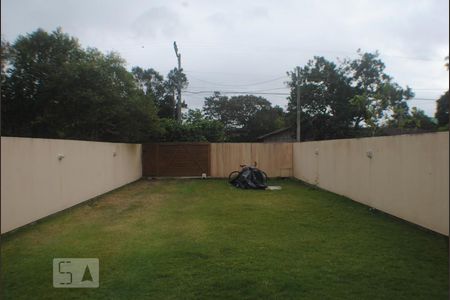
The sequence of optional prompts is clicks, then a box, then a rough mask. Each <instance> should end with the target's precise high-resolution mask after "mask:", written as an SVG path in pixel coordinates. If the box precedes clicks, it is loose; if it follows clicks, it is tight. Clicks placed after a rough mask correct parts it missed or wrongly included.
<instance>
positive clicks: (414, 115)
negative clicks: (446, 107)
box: [403, 107, 437, 130]
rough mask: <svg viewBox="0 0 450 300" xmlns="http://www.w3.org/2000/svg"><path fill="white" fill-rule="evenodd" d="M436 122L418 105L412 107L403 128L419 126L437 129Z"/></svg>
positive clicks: (425, 128) (426, 128) (420, 127)
mask: <svg viewBox="0 0 450 300" xmlns="http://www.w3.org/2000/svg"><path fill="white" fill-rule="evenodd" d="M436 125H437V124H436V123H434V122H433V120H432V119H431V118H430V117H429V116H427V115H426V114H425V112H424V111H423V110H421V109H418V108H417V107H413V108H412V109H411V113H410V114H409V115H408V116H407V117H406V120H405V122H404V125H403V128H418V129H424V130H434V129H436Z"/></svg>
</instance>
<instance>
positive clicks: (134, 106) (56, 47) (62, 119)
mask: <svg viewBox="0 0 450 300" xmlns="http://www.w3.org/2000/svg"><path fill="white" fill-rule="evenodd" d="M7 64H8V66H7V70H6V71H5V78H4V82H3V84H2V87H1V89H2V99H1V101H2V133H3V134H6V135H16V136H31V137H43V138H72V139H86V140H108V141H126V142H131V141H141V140H146V139H150V138H152V137H153V136H157V135H158V118H157V115H156V112H157V110H156V108H155V105H154V98H153V96H152V95H151V96H147V95H146V94H145V93H143V92H142V90H141V89H139V87H138V85H137V84H136V81H135V80H134V78H133V76H132V74H131V73H130V72H128V71H127V69H126V68H125V61H124V60H123V59H122V58H121V57H120V56H119V55H118V54H117V53H114V52H111V53H109V54H106V55H105V54H103V53H101V52H100V51H98V50H96V49H92V48H90V49H86V50H84V49H82V48H81V46H80V44H79V42H78V41H77V40H76V39H75V38H73V37H70V36H68V35H67V34H65V33H63V32H62V31H61V30H60V29H57V30H55V31H53V32H51V33H47V32H45V31H44V30H41V29H38V30H37V31H35V32H33V33H31V34H28V35H26V36H20V37H19V38H18V39H17V40H16V41H15V42H14V43H13V44H12V45H11V47H10V55H9V57H8V61H7Z"/></svg>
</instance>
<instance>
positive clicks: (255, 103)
mask: <svg viewBox="0 0 450 300" xmlns="http://www.w3.org/2000/svg"><path fill="white" fill-rule="evenodd" d="M203 110H204V112H205V115H206V116H207V117H208V118H210V119H212V120H217V121H220V122H221V123H222V124H224V126H225V130H226V134H227V138H228V140H231V141H252V140H255V139H256V138H257V137H258V136H260V135H262V134H264V133H267V132H270V131H273V130H276V129H279V128H281V127H283V126H284V117H285V116H284V112H283V109H282V108H281V107H279V106H276V107H272V104H271V103H270V102H269V101H268V100H267V99H265V98H263V97H257V96H254V95H243V96H233V97H230V98H229V97H227V96H222V95H221V94H220V93H219V92H216V93H214V95H212V96H210V97H206V98H205V104H204V107H203Z"/></svg>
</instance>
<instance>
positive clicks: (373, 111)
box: [287, 50, 413, 140]
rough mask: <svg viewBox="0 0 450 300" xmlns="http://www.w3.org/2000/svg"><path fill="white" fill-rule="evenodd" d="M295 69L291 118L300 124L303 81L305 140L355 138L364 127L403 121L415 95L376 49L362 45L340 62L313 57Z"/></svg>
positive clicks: (373, 127)
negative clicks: (367, 50) (391, 72)
mask: <svg viewBox="0 0 450 300" xmlns="http://www.w3.org/2000/svg"><path fill="white" fill-rule="evenodd" d="M297 68H298V70H297V69H295V70H294V71H291V72H288V75H289V76H290V81H288V82H287V84H288V86H289V87H290V88H291V93H290V96H289V97H288V101H289V103H288V121H289V123H290V124H292V125H294V124H295V123H296V112H297V100H296V98H297V83H298V82H299V84H300V94H301V116H302V119H301V125H302V126H301V127H302V138H303V139H313V140H316V139H330V138H343V137H351V136H355V135H356V134H357V132H358V131H359V130H360V128H361V127H363V126H368V127H369V128H371V129H372V134H374V133H375V131H376V130H377V128H378V127H379V126H380V124H381V123H382V122H383V121H385V120H387V119H389V118H393V119H396V120H397V121H399V122H401V118H402V117H403V116H404V115H405V114H406V113H407V110H408V106H407V104H406V100H408V99H410V98H411V97H412V96H413V93H412V92H411V89H410V88H408V87H407V88H406V89H403V88H401V87H400V86H399V85H398V84H396V83H394V82H393V81H392V78H391V77H390V76H389V75H387V74H386V73H385V72H384V69H385V65H384V63H383V62H382V61H381V60H380V59H379V54H378V53H377V52H376V53H362V52H361V51H360V50H358V58H356V59H353V60H349V59H347V60H344V61H343V62H342V63H340V65H337V64H335V63H334V62H330V61H328V60H327V59H325V58H324V57H314V59H312V60H310V61H308V63H307V64H306V65H305V66H304V67H303V68H301V67H297ZM297 71H298V72H299V73H300V80H297Z"/></svg>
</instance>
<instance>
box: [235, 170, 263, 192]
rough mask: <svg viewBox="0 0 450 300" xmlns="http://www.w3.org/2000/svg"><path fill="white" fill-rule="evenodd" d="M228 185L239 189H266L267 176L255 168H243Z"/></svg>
mask: <svg viewBox="0 0 450 300" xmlns="http://www.w3.org/2000/svg"><path fill="white" fill-rule="evenodd" d="M230 183H231V184H232V185H233V186H235V187H237V188H241V189H258V190H263V189H266V188H267V175H266V173H265V172H264V171H261V170H259V169H257V168H255V167H244V168H242V170H241V171H240V172H239V174H238V175H237V176H235V177H233V178H230Z"/></svg>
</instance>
